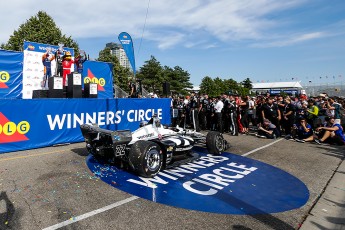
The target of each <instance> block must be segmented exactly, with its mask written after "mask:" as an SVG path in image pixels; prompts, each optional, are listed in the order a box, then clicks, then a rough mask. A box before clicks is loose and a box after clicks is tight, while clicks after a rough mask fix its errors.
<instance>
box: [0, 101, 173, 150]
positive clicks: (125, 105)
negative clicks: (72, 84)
mask: <svg viewBox="0 0 345 230" xmlns="http://www.w3.org/2000/svg"><path fill="white" fill-rule="evenodd" d="M153 114H157V115H158V117H159V118H160V119H161V120H162V124H170V99H91V98H90V99H85V98H83V99H71V100H69V99H32V100H1V101H0V153H5V152H11V151H17V150H24V149H32V148H39V147H45V146H51V145H54V144H61V143H72V142H80V141H83V137H82V135H81V131H80V128H79V125H80V124H84V123H89V124H92V123H97V124H98V125H99V126H100V127H101V128H106V129H111V130H123V129H130V130H131V131H134V130H135V129H137V128H138V127H139V124H140V122H141V121H148V120H149V119H150V118H151V116H152V115H153Z"/></svg>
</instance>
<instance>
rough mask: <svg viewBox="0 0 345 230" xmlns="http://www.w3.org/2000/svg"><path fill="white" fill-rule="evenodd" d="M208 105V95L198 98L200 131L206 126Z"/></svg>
mask: <svg viewBox="0 0 345 230" xmlns="http://www.w3.org/2000/svg"><path fill="white" fill-rule="evenodd" d="M207 104H208V95H204V96H203V97H202V98H200V103H199V113H198V117H199V125H200V129H201V130H205V129H206V126H207V121H206V107H207Z"/></svg>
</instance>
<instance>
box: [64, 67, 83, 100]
mask: <svg viewBox="0 0 345 230" xmlns="http://www.w3.org/2000/svg"><path fill="white" fill-rule="evenodd" d="M67 78H68V79H67V97H68V98H82V97H83V94H82V90H81V80H82V79H81V74H80V73H70V74H68V75H67Z"/></svg>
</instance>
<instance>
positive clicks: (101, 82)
mask: <svg viewBox="0 0 345 230" xmlns="http://www.w3.org/2000/svg"><path fill="white" fill-rule="evenodd" d="M112 69H113V64H112V63H108V62H97V61H86V62H85V63H84V67H83V76H84V78H83V79H84V80H83V85H84V84H85V83H90V82H92V83H96V84H97V90H98V98H114V95H113V74H112Z"/></svg>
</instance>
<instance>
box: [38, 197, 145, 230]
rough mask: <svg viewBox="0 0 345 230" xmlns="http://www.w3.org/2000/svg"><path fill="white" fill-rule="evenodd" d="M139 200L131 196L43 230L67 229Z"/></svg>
mask: <svg viewBox="0 0 345 230" xmlns="http://www.w3.org/2000/svg"><path fill="white" fill-rule="evenodd" d="M138 198H139V197H137V196H131V197H129V198H127V199H124V200H120V201H118V202H115V203H113V204H111V205H108V206H105V207H103V208H100V209H96V210H93V211H91V212H88V213H85V214H83V215H80V216H77V217H73V218H71V219H69V220H66V221H64V222H61V223H58V224H55V225H53V226H50V227H47V228H44V229H43V230H55V229H59V228H62V227H65V226H67V225H70V224H73V223H75V222H78V221H81V220H83V219H86V218H89V217H91V216H94V215H97V214H99V213H102V212H105V211H108V210H110V209H113V208H116V207H118V206H121V205H123V204H126V203H129V202H131V201H133V200H136V199H138Z"/></svg>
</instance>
